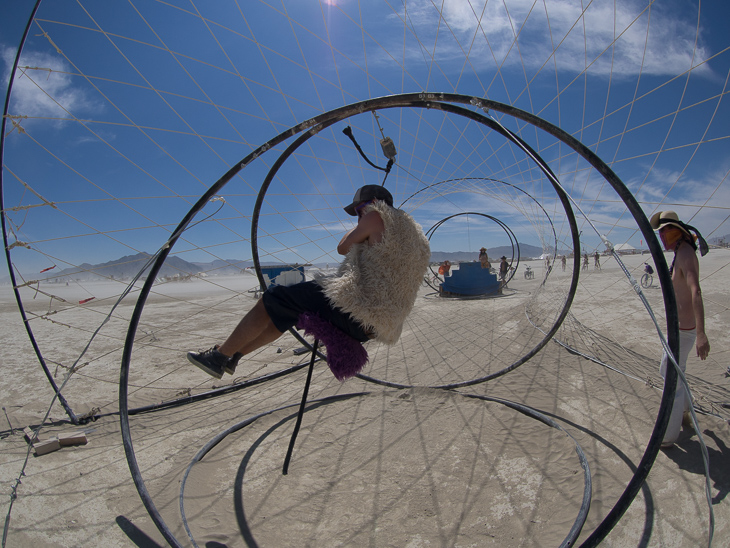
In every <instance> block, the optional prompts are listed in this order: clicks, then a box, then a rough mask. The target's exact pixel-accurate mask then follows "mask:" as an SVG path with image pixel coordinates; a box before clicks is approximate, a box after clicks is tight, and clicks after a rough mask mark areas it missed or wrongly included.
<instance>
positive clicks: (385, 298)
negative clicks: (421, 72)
mask: <svg viewBox="0 0 730 548" xmlns="http://www.w3.org/2000/svg"><path fill="white" fill-rule="evenodd" d="M344 210H345V211H346V212H347V213H348V214H349V215H352V216H356V217H357V225H356V226H355V227H354V228H353V229H352V230H350V231H349V232H347V233H346V234H345V235H344V236H343V238H342V240H341V241H340V243H339V244H338V245H337V252H338V253H340V254H341V255H344V256H345V259H344V260H343V262H342V264H341V265H340V268H339V270H338V272H337V274H336V275H335V276H333V277H326V278H321V279H317V280H311V281H305V282H301V283H298V284H294V285H290V286H283V285H276V286H273V287H270V288H268V289H267V290H266V291H265V292H264V294H263V295H262V297H261V299H260V300H259V301H258V302H257V303H256V305H254V307H253V308H252V309H251V310H250V311H249V312H248V313H247V314H246V315H245V316H244V317H243V319H242V320H241V321H240V322H239V324H238V325H237V326H236V328H235V329H234V330H233V332H232V333H231V334H230V335H229V336H228V338H227V339H226V340H225V342H224V343H223V344H221V345H220V346H218V345H215V346H213V348H211V349H209V350H206V351H204V352H188V360H189V361H190V362H191V363H193V364H194V365H196V366H197V367H199V368H200V369H202V370H203V371H205V372H206V373H208V374H209V375H212V376H213V377H216V378H218V379H220V378H221V377H222V376H223V373H230V374H233V373H234V371H235V368H236V365H237V363H238V360H239V359H240V358H241V357H242V356H244V355H246V354H248V353H249V352H252V351H253V350H256V349H257V348H260V347H261V346H263V345H265V344H270V343H272V342H274V341H275V340H276V339H278V338H279V337H280V336H281V335H282V334H283V333H284V332H285V331H287V330H288V329H290V328H292V327H295V326H298V327H300V326H302V325H303V324H304V323H305V321H306V318H307V317H311V316H312V315H315V316H317V317H318V318H320V319H322V320H324V321H326V322H329V324H330V325H331V326H332V327H334V328H336V330H338V331H339V332H341V333H344V334H345V335H347V336H349V337H350V338H352V339H354V340H356V341H358V342H365V341H367V340H369V339H376V340H379V341H381V342H384V343H385V344H391V345H392V344H395V343H396V341H397V340H398V338H399V337H400V334H401V331H402V329H403V322H404V321H405V318H406V316H408V314H409V313H410V311H411V309H412V308H413V305H414V303H415V300H416V295H417V293H418V289H419V287H420V286H421V283H422V281H423V275H424V273H425V272H426V269H427V268H428V265H429V261H430V258H431V250H430V247H429V244H428V240H427V239H426V237H425V235H424V234H423V230H422V229H421V227H420V226H419V225H418V224H417V223H416V222H415V220H414V219H413V218H412V217H411V216H410V215H409V214H408V213H406V212H405V211H402V210H400V209H396V208H394V207H393V196H392V195H391V193H390V192H389V191H388V189H386V188H385V187H383V186H380V185H365V186H363V187H361V188H359V189H358V190H357V191H356V192H355V196H354V198H353V200H352V203H351V204H349V205H348V206H346V207H345V208H344ZM302 328H304V329H306V326H304V327H302ZM330 350H332V349H329V348H328V354H330V352H329V351H330ZM330 367H332V364H331V363H330ZM333 372H334V370H333ZM353 374H354V373H353ZM347 376H351V375H350V374H348V375H347ZM338 378H340V377H339V376H338Z"/></svg>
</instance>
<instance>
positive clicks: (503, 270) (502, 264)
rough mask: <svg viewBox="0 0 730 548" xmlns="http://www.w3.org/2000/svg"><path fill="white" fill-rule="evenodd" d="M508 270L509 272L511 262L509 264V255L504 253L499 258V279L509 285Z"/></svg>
mask: <svg viewBox="0 0 730 548" xmlns="http://www.w3.org/2000/svg"><path fill="white" fill-rule="evenodd" d="M507 272H509V264H507V257H505V256H504V255H502V257H501V258H500V259H499V279H500V280H501V281H502V282H503V283H504V284H505V285H507Z"/></svg>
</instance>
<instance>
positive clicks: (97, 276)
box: [2, 235, 730, 283]
mask: <svg viewBox="0 0 730 548" xmlns="http://www.w3.org/2000/svg"><path fill="white" fill-rule="evenodd" d="M729 241H730V235H727V236H720V237H715V238H711V239H710V240H709V243H710V244H713V245H720V246H723V247H724V246H727V243H726V242H729ZM519 247H520V249H519V254H520V258H521V260H525V259H535V258H538V257H540V256H541V255H542V254H543V253H544V250H543V249H542V248H541V247H537V246H534V245H529V244H524V243H520V244H519ZM514 252H515V254H516V253H517V249H516V248H515V250H514ZM487 253H488V254H489V258H490V260H492V261H496V260H499V258H500V257H501V256H502V255H504V256H506V257H507V258H511V257H512V254H513V249H512V247H511V246H501V247H493V248H488V249H487ZM568 253H569V252H568V251H564V250H559V251H558V254H560V255H562V254H566V255H567V254H568ZM478 256H479V252H478V251H432V252H431V262H432V263H441V262H443V261H446V260H448V261H451V262H452V263H456V262H459V261H476V260H477V258H478ZM150 257H151V255H150V254H148V253H137V254H136V255H126V256H124V257H121V258H119V259H115V260H113V261H108V262H105V263H98V264H89V263H83V264H81V265H79V266H77V267H71V268H64V269H63V270H59V271H55V270H53V271H48V272H43V273H42V274H43V276H42V277H43V278H44V279H46V280H52V281H59V282H60V281H68V280H78V281H91V280H101V279H116V280H130V279H132V278H133V277H134V276H136V275H137V273H138V272H139V271H140V270H141V269H142V268H143V267H144V266H145V264H146V263H147V262H148V261H149V260H150ZM274 264H277V263H273V262H269V263H262V265H274ZM252 266H253V261H250V260H247V261H242V260H239V259H216V260H214V261H211V262H207V263H203V262H189V261H186V260H184V259H181V258H180V257H177V256H171V257H168V258H167V260H165V264H163V265H162V268H161V269H160V272H159V273H158V277H160V278H176V277H177V278H179V277H189V276H194V275H199V274H203V275H205V276H231V275H236V274H241V273H243V272H245V270H246V269H247V268H251V267H252ZM313 266H325V265H324V263H323V264H321V265H319V264H317V265H313ZM330 266H332V265H330ZM149 267H150V265H147V267H146V268H145V271H148V270H149ZM34 276H35V277H36V278H38V277H39V276H38V274H33V275H31V276H25V279H31V278H33V277H34ZM143 277H145V274H143ZM2 282H3V283H8V282H9V279H8V277H4V278H3V279H2Z"/></svg>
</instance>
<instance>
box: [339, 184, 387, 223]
mask: <svg viewBox="0 0 730 548" xmlns="http://www.w3.org/2000/svg"><path fill="white" fill-rule="evenodd" d="M370 200H383V201H384V202H385V203H386V204H388V205H389V206H390V207H393V195H392V194H391V193H390V192H389V191H388V189H387V188H385V187H384V186H380V185H365V186H362V187H360V188H358V189H357V191H356V192H355V197H354V198H353V199H352V203H351V204H350V205H349V206H347V207H345V208H344V209H345V211H346V212H347V214H348V215H352V216H353V217H354V216H356V215H357V211H355V207H356V206H358V205H360V204H361V203H363V202H369V201H370Z"/></svg>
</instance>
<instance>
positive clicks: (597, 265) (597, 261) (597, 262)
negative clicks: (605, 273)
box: [593, 250, 601, 270]
mask: <svg viewBox="0 0 730 548" xmlns="http://www.w3.org/2000/svg"><path fill="white" fill-rule="evenodd" d="M593 270H601V256H600V255H599V253H598V250H596V252H595V253H594V254H593Z"/></svg>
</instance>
